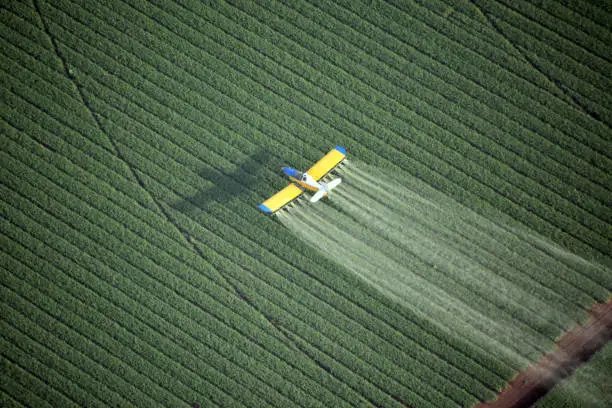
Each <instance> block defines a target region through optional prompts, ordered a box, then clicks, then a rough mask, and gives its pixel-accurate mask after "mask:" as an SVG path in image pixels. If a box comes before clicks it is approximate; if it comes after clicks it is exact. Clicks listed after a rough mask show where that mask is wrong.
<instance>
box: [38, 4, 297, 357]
mask: <svg viewBox="0 0 612 408" xmlns="http://www.w3.org/2000/svg"><path fill="white" fill-rule="evenodd" d="M32 2H33V4H34V8H35V9H36V12H37V13H38V16H39V18H40V20H41V22H42V24H43V27H44V31H45V33H46V35H47V37H48V38H49V40H50V41H51V43H52V45H53V49H54V51H55V54H56V55H57V57H58V58H59V59H60V61H61V63H62V67H63V70H64V75H66V77H67V78H68V79H69V80H70V81H71V82H72V83H73V84H74V86H75V88H76V90H77V92H78V95H79V98H80V99H81V102H82V103H83V105H84V106H85V108H86V109H87V111H88V112H89V113H90V115H91V117H92V119H93V121H94V123H95V124H96V126H97V127H98V129H99V130H100V132H101V133H102V134H103V135H105V136H106V138H107V139H108V140H109V142H110V143H111V145H112V146H113V150H114V152H113V153H114V154H115V156H116V157H117V158H119V159H120V160H121V161H122V162H123V163H124V164H125V165H126V167H127V169H128V170H129V172H130V174H131V175H132V176H133V177H134V180H135V181H136V182H137V183H138V185H139V186H140V188H141V189H142V190H143V191H144V192H145V194H146V195H148V196H149V198H150V199H151V201H152V203H153V205H154V207H155V208H156V209H157V211H158V212H159V213H160V214H161V215H163V216H164V218H166V220H167V221H168V222H169V223H170V224H171V225H172V226H173V227H174V228H175V229H176V230H178V232H179V233H180V234H181V235H182V236H183V238H184V240H185V242H186V243H187V244H189V245H190V246H191V248H192V249H193V251H195V252H196V253H197V254H198V255H199V256H200V257H201V258H202V259H204V260H206V257H205V255H204V254H203V253H202V250H201V249H200V248H199V247H198V245H197V243H196V241H195V240H194V239H193V238H192V236H191V234H190V233H189V231H187V230H185V229H184V228H181V227H180V226H179V224H178V222H177V221H176V220H175V219H174V218H173V217H172V215H171V214H170V212H169V210H167V209H166V208H164V206H163V205H162V204H161V202H160V201H159V200H157V199H156V198H155V197H154V196H153V195H152V194H151V193H150V192H149V191H148V190H147V188H146V185H145V183H144V181H143V180H142V177H140V176H139V175H138V172H137V171H136V169H134V168H133V166H131V165H130V164H129V162H128V161H127V160H126V159H125V157H124V156H123V155H122V154H121V151H120V149H119V147H118V145H117V142H116V141H115V140H113V138H112V137H111V136H110V134H109V133H108V132H107V131H106V129H105V127H104V125H103V124H102V121H101V120H100V118H99V117H98V116H96V114H95V112H94V110H93V108H92V106H91V104H90V102H89V98H88V97H87V95H86V94H85V92H84V91H83V88H82V86H81V85H80V84H79V83H78V81H77V78H76V77H75V76H74V74H73V73H72V72H71V70H70V69H69V64H68V61H67V59H66V57H65V56H64V55H63V54H62V52H61V51H60V48H59V45H58V42H57V40H56V38H55V37H54V36H53V34H52V33H51V30H50V28H49V25H48V24H47V22H46V20H45V18H44V17H43V14H42V11H41V9H40V5H39V0H32ZM217 274H218V275H219V277H220V278H221V281H222V282H223V283H224V284H225V286H226V288H227V289H228V290H230V291H231V292H234V294H235V295H236V296H237V297H239V298H240V299H241V300H243V301H244V302H246V303H247V304H248V305H249V307H250V308H252V309H253V310H254V311H256V313H258V314H260V315H261V316H263V317H264V318H265V319H266V321H267V322H268V323H269V324H270V327H272V328H273V329H274V331H275V332H277V333H279V334H280V336H279V337H280V338H282V339H284V342H285V344H287V345H289V346H291V347H293V348H294V349H295V350H296V351H300V349H299V348H298V347H297V346H296V345H295V344H294V342H293V341H292V340H291V339H290V338H289V337H288V336H287V335H286V333H285V332H284V331H283V330H281V329H280V328H279V325H278V324H277V323H275V322H274V321H273V320H272V319H271V317H270V316H269V315H267V314H266V313H264V312H263V311H262V310H259V309H258V308H257V306H256V305H255V304H254V303H253V302H251V301H250V300H249V299H248V298H246V297H245V296H244V294H243V293H242V292H241V291H240V289H239V288H238V287H237V286H236V285H234V284H232V283H231V282H230V281H229V280H228V279H227V278H225V277H224V276H223V274H221V273H220V272H217Z"/></svg>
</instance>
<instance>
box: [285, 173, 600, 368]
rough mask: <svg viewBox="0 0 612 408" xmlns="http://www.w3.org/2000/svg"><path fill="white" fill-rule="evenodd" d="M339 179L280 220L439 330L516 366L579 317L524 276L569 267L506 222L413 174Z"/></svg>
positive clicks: (538, 354)
mask: <svg viewBox="0 0 612 408" xmlns="http://www.w3.org/2000/svg"><path fill="white" fill-rule="evenodd" d="M342 177H343V179H344V180H343V183H342V184H341V186H340V187H338V188H337V189H335V190H334V191H333V192H332V197H331V199H330V200H329V201H328V200H323V201H321V202H320V203H319V204H317V205H302V206H300V207H299V208H298V209H296V210H294V211H291V212H285V213H282V214H281V215H279V219H280V221H281V222H282V223H283V224H284V225H285V226H286V227H287V228H289V229H290V230H291V231H293V233H295V234H296V235H297V236H299V237H301V238H302V239H303V240H304V241H306V242H308V243H309V244H310V245H312V246H314V247H316V248H318V249H319V250H320V251H321V252H323V253H324V254H325V255H326V256H327V257H329V258H330V259H332V260H334V261H335V262H338V263H340V264H342V265H343V266H345V267H346V268H348V270H350V271H352V272H353V273H355V274H357V275H358V276H359V277H360V278H361V279H362V280H364V281H365V282H367V283H368V284H370V285H372V286H373V287H375V288H376V289H377V290H379V291H380V292H381V293H383V294H384V295H385V296H388V297H389V298H391V299H393V300H394V301H395V302H398V303H400V304H402V305H403V306H404V307H407V308H410V309H411V310H412V311H413V312H415V313H417V314H418V315H420V316H421V317H423V318H426V319H429V320H431V322H433V323H434V324H436V325H438V326H439V327H440V328H441V329H442V330H444V331H445V332H446V333H448V335H449V336H462V337H463V338H467V339H469V340H470V341H471V342H472V343H473V344H475V345H477V346H479V347H480V348H482V349H483V350H486V351H488V352H491V353H494V354H495V355H496V356H499V357H501V358H502V359H503V360H504V361H506V362H507V363H508V364H510V365H511V366H514V367H516V368H517V369H522V368H525V367H526V366H527V365H528V364H529V363H531V362H533V361H534V360H537V359H538V358H540V357H541V356H542V354H543V353H546V352H548V351H550V350H551V348H552V342H553V341H554V338H555V337H556V336H557V335H559V334H561V333H562V332H563V331H564V330H567V329H569V328H571V327H573V326H575V324H576V323H577V320H579V319H580V316H581V313H582V312H581V310H582V307H581V306H579V305H578V304H576V303H572V302H571V301H569V300H568V299H565V298H563V297H562V296H560V295H559V294H558V293H557V292H555V291H554V290H552V289H551V288H549V287H547V286H546V285H545V284H543V283H542V282H538V281H537V280H534V279H532V277H531V276H532V275H533V274H534V273H535V274H537V273H540V274H546V273H550V272H547V271H550V269H551V265H552V264H556V265H553V267H554V268H555V269H556V270H557V271H558V273H564V272H568V273H569V271H567V270H568V269H570V268H568V266H567V265H566V264H564V263H562V262H559V261H557V260H556V259H555V258H554V257H552V256H549V255H547V254H546V253H545V252H543V251H542V250H541V249H538V248H537V247H536V246H534V245H533V244H532V243H531V242H529V240H528V239H526V238H525V236H521V234H518V233H517V232H516V231H513V230H512V228H504V227H501V226H499V225H498V224H496V223H494V222H492V221H490V220H488V219H486V218H485V217H483V216H480V215H478V214H476V213H474V212H473V211H471V210H469V209H467V208H466V207H464V206H462V205H460V204H458V203H457V202H455V201H453V200H452V199H450V198H448V197H446V196H444V195H442V194H440V193H439V192H436V191H435V190H434V189H432V188H431V187H429V186H425V185H424V184H423V183H422V181H420V180H418V179H416V178H414V179H406V178H402V182H401V184H399V183H398V182H396V181H395V179H394V178H393V177H392V176H391V175H389V174H386V173H384V172H383V171H381V170H379V169H377V168H374V167H371V166H367V165H364V164H361V163H360V164H355V163H353V162H351V164H350V165H349V166H347V167H345V170H343V174H342ZM530 236H531V235H530ZM549 245H553V244H549ZM555 250H556V251H563V250H562V249H561V248H557V247H555ZM544 258H545V259H544ZM592 267H594V268H596V267H598V266H596V265H593V266H592ZM574 273H575V272H574ZM526 288H528V289H526ZM538 329H540V330H538ZM544 333H546V334H544Z"/></svg>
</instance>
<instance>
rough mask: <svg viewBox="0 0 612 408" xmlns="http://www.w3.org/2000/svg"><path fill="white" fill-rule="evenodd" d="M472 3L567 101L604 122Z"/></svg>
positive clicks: (488, 15) (488, 14) (492, 17)
mask: <svg viewBox="0 0 612 408" xmlns="http://www.w3.org/2000/svg"><path fill="white" fill-rule="evenodd" d="M470 1H471V3H472V4H473V5H474V7H476V10H477V11H478V12H479V13H480V14H481V15H482V16H483V17H484V18H485V19H486V20H487V22H488V23H489V25H490V26H491V27H492V28H493V29H494V30H495V31H496V32H497V33H498V34H499V35H500V36H501V37H502V38H503V39H504V41H505V42H506V43H507V44H508V45H509V46H510V47H512V48H514V49H515V50H516V51H517V52H518V55H520V56H521V58H522V59H523V61H525V62H526V63H527V64H529V65H530V66H531V67H532V68H533V69H534V70H536V71H537V72H539V73H540V74H542V75H543V76H544V77H545V78H546V80H547V81H548V82H550V83H551V84H552V85H553V86H554V87H555V88H557V89H558V90H559V91H561V93H562V94H563V95H565V96H566V101H567V102H569V103H571V104H572V105H573V106H574V107H575V108H576V109H578V110H580V111H581V112H583V113H584V114H586V115H588V116H590V117H592V118H593V119H595V120H597V121H598V122H601V123H603V122H602V120H601V117H600V116H599V114H598V113H597V112H594V111H593V110H591V109H589V108H588V107H587V106H584V105H583V104H582V103H581V102H580V100H579V99H578V98H577V97H576V96H575V95H573V94H572V93H571V92H570V90H569V89H567V88H566V87H565V86H564V85H563V84H562V83H560V82H559V81H558V80H557V79H555V78H554V77H553V76H552V75H551V74H549V73H547V72H546V71H545V70H544V68H542V67H541V66H540V65H539V64H538V63H537V62H536V61H534V59H533V58H530V57H529V53H528V52H527V50H526V49H524V48H523V47H521V46H520V45H518V44H514V43H513V42H512V41H511V40H510V38H508V36H507V35H506V34H505V32H504V30H503V29H502V28H501V27H500V26H499V24H497V22H496V20H495V17H494V16H492V15H491V14H490V13H487V12H486V11H485V10H483V8H482V7H481V6H479V5H478V3H477V1H476V0H470Z"/></svg>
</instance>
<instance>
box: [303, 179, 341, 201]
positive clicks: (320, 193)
mask: <svg viewBox="0 0 612 408" xmlns="http://www.w3.org/2000/svg"><path fill="white" fill-rule="evenodd" d="M340 183H342V179H341V178H337V179H333V180H332V181H330V182H329V183H321V188H320V189H319V191H317V192H316V193H315V195H313V196H312V197H311V198H310V202H311V203H316V202H317V201H319V200H320V199H321V198H323V196H324V195H325V194H326V193H327V195H328V196H329V192H330V191H331V190H332V189H333V188H335V187H337V186H338V184H340Z"/></svg>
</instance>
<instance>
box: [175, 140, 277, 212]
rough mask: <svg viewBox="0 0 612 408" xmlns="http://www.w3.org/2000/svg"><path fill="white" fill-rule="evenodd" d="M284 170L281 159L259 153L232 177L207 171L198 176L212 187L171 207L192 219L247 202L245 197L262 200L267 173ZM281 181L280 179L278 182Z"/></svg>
mask: <svg viewBox="0 0 612 408" xmlns="http://www.w3.org/2000/svg"><path fill="white" fill-rule="evenodd" d="M281 166H282V162H281V161H280V159H278V158H276V157H274V155H272V154H271V153H270V152H269V151H266V150H263V149H260V150H258V151H256V152H255V153H254V154H252V155H251V156H249V157H248V158H247V159H246V160H245V161H244V162H243V163H242V164H240V165H239V166H238V169H237V170H236V171H234V172H231V173H226V174H223V173H220V172H218V171H216V170H213V169H204V170H202V171H200V172H199V173H198V175H199V177H201V178H203V179H205V180H208V181H210V182H211V183H212V184H213V186H211V187H210V188H208V189H206V190H203V191H201V192H199V193H197V194H195V195H193V196H191V197H187V198H185V199H183V200H180V201H178V202H176V203H173V204H171V207H172V208H174V209H176V210H178V211H180V212H182V213H183V214H186V215H188V216H190V217H193V216H195V215H197V214H198V213H200V212H202V211H203V212H210V211H211V210H212V209H213V208H214V207H219V206H220V205H230V206H231V205H232V204H233V203H235V202H236V201H239V200H244V199H245V198H246V196H249V195H255V194H254V193H260V194H261V195H262V199H263V196H264V195H265V191H266V190H268V189H266V188H265V186H266V185H268V184H270V181H269V180H267V179H266V176H265V172H266V171H267V170H269V169H279V171H280V168H281ZM280 180H281V178H280V177H279V181H280ZM257 204H258V202H257V199H255V198H254V199H253V208H255V207H256V206H257Z"/></svg>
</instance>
